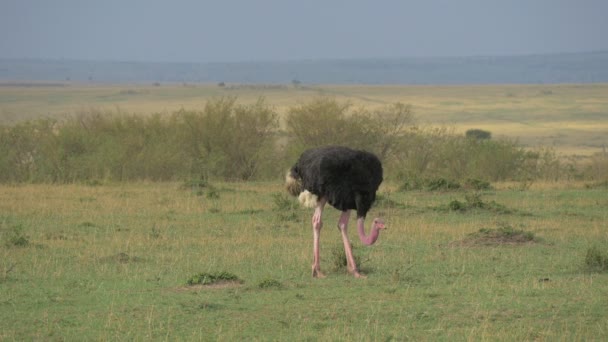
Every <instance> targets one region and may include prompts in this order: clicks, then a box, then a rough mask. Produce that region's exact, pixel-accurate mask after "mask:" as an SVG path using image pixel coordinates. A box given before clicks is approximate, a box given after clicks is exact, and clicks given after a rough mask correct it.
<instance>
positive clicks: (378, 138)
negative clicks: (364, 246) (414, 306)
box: [0, 97, 606, 190]
mask: <svg viewBox="0 0 608 342" xmlns="http://www.w3.org/2000/svg"><path fill="white" fill-rule="evenodd" d="M329 144H336V145H345V146H350V147H353V148H357V149H365V150H368V151H371V152H374V153H376V154H377V155H378V156H379V157H380V159H381V160H382V162H383V166H384V170H385V179H391V178H392V179H396V180H398V181H400V182H403V183H404V184H405V183H406V182H409V184H406V185H404V187H405V188H406V189H407V188H410V189H414V188H421V187H422V188H429V189H437V190H443V189H454V188H455V187H456V186H455V184H464V185H463V187H466V188H471V189H475V190H481V189H485V188H486V186H488V185H487V183H483V182H481V181H479V182H477V181H475V182H468V181H466V180H467V179H477V180H480V179H481V180H484V181H503V180H524V181H526V182H530V181H533V180H535V179H549V180H557V179H560V177H563V176H564V175H566V176H569V175H572V174H573V173H574V172H573V171H572V170H570V171H564V166H563V165H562V164H560V162H559V160H558V158H557V157H556V155H555V153H554V152H553V151H552V150H550V149H542V150H537V151H528V150H525V149H524V148H523V147H521V146H518V144H517V143H516V142H514V141H510V140H490V139H468V138H466V137H465V136H462V135H458V134H454V132H453V131H451V130H449V129H446V128H422V127H419V126H417V125H415V119H414V117H413V114H412V111H411V107H410V106H408V105H404V104H401V103H396V104H392V105H387V106H384V107H379V108H377V109H374V110H367V109H365V108H353V107H352V106H351V105H350V104H349V103H341V102H339V101H337V100H335V99H332V98H325V97H321V98H317V99H314V100H312V101H310V102H308V103H304V104H300V105H297V106H294V107H292V108H289V109H288V110H287V114H286V116H285V130H284V131H281V130H279V125H278V115H277V113H276V112H275V111H274V109H273V108H272V107H271V106H269V105H268V104H266V103H265V101H264V99H262V98H260V99H259V100H258V101H257V102H255V103H253V104H250V105H242V104H238V103H237V100H236V98H234V97H222V98H218V99H214V100H210V101H208V102H207V103H206V105H205V106H204V108H202V109H201V110H180V111H177V112H175V113H172V114H170V115H161V114H153V115H146V116H145V115H134V114H129V113H124V112H121V111H120V110H117V111H101V110H89V111H83V112H81V113H78V114H77V115H74V116H72V117H68V118H66V119H64V120H62V121H55V120H51V119H43V120H36V121H28V122H24V123H20V124H17V125H14V126H3V127H0V182H2V183H18V182H54V183H70V182H83V183H88V182H91V181H94V182H104V181H132V180H159V181H167V180H179V181H183V180H187V179H205V180H213V179H220V180H252V179H277V178H278V177H280V175H282V174H284V171H285V169H287V168H288V167H290V166H291V165H292V164H293V162H294V161H295V160H296V159H297V157H298V156H299V154H300V153H301V152H302V151H304V150H305V149H307V148H311V147H315V146H321V145H329ZM605 164H606V163H605V158H604V157H603V156H597V157H596V159H594V163H593V164H592V165H591V166H590V167H589V168H588V169H586V171H585V172H583V173H582V175H583V176H585V177H588V178H590V179H593V180H605V177H604V176H603V175H604V174H606V172H603V171H605V169H606V167H605ZM570 167H571V166H570ZM601 178H603V179H601ZM426 180H436V181H438V183H428V184H427V183H425V182H427V181H426ZM441 180H443V181H441Z"/></svg>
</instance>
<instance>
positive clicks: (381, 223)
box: [374, 218, 386, 229]
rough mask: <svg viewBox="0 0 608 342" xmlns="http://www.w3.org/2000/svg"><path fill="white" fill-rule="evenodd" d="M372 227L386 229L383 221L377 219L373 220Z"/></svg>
mask: <svg viewBox="0 0 608 342" xmlns="http://www.w3.org/2000/svg"><path fill="white" fill-rule="evenodd" d="M374 225H375V226H376V227H378V229H386V225H385V224H384V221H383V220H381V219H379V218H377V219H375V220H374Z"/></svg>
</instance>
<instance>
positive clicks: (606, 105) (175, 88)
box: [0, 83, 608, 155]
mask: <svg viewBox="0 0 608 342" xmlns="http://www.w3.org/2000/svg"><path fill="white" fill-rule="evenodd" d="M319 95H324V96H332V97H335V98H337V99H338V100H343V101H350V102H351V103H352V104H353V105H354V106H365V107H366V108H368V109H373V108H375V107H378V106H383V105H386V104H391V103H395V102H402V103H405V104H411V105H412V107H413V112H414V114H415V115H416V117H417V118H418V120H419V123H420V124H425V125H434V126H447V127H451V128H453V129H454V130H455V131H456V132H464V131H466V130H467V129H470V128H481V129H486V130H489V131H491V132H492V133H493V135H494V136H495V137H500V136H505V137H509V138H513V139H518V140H519V141H520V142H521V143H522V144H524V145H527V146H539V145H543V146H551V147H554V148H555V149H556V150H557V151H558V152H559V153H562V154H567V155H589V154H592V153H596V152H600V151H602V148H603V147H604V146H606V145H607V144H608V84H587V85H479V86H397V85H394V86H381V85H378V86H362V85H340V86H338V85H318V86H304V87H298V88H294V87H292V86H289V87H288V86H276V85H269V86H264V85H230V84H228V85H227V86H226V87H223V88H222V87H218V86H216V85H200V84H199V85H188V84H186V85H184V84H163V85H160V86H154V85H141V84H140V85H94V84H73V83H66V84H65V85H63V86H57V85H55V86H40V84H38V85H37V86H36V85H35V84H31V85H30V86H0V123H14V122H18V121H22V120H26V119H32V118H39V117H61V116H65V115H72V114H75V113H79V112H86V111H89V110H91V109H101V110H117V109H120V110H122V111H124V112H129V113H139V114H150V113H172V112H174V111H176V110H179V109H181V108H185V109H198V108H202V107H203V106H204V105H205V103H206V101H207V100H209V99H210V98H213V97H220V96H236V97H238V101H239V102H241V103H245V104H251V103H254V102H255V101H256V100H257V99H258V98H259V97H260V96H263V97H265V98H266V100H267V102H268V103H269V104H271V105H273V106H275V108H276V110H277V111H278V112H279V113H280V114H283V113H285V112H286V111H287V109H288V108H290V107H292V106H294V105H297V104H299V103H305V102H306V101H309V100H310V99H312V98H313V97H315V96H319Z"/></svg>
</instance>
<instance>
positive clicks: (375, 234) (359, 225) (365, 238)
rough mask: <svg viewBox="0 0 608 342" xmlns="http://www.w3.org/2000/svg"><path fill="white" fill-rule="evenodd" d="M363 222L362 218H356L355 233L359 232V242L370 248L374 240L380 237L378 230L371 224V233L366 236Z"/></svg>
mask: <svg viewBox="0 0 608 342" xmlns="http://www.w3.org/2000/svg"><path fill="white" fill-rule="evenodd" d="M364 220H365V219H364V218H363V217H359V218H357V231H358V232H359V239H361V242H362V243H363V244H364V245H366V246H370V245H373V244H374V242H376V240H378V235H380V229H378V228H377V227H376V226H375V225H374V224H372V231H371V232H370V233H369V235H367V236H366V235H365V225H364Z"/></svg>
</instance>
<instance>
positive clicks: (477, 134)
mask: <svg viewBox="0 0 608 342" xmlns="http://www.w3.org/2000/svg"><path fill="white" fill-rule="evenodd" d="M465 136H466V137H467V138H469V139H475V140H490V139H492V133H491V132H490V131H485V130H483V129H478V128H474V129H469V130H468V131H466V133H465Z"/></svg>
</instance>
